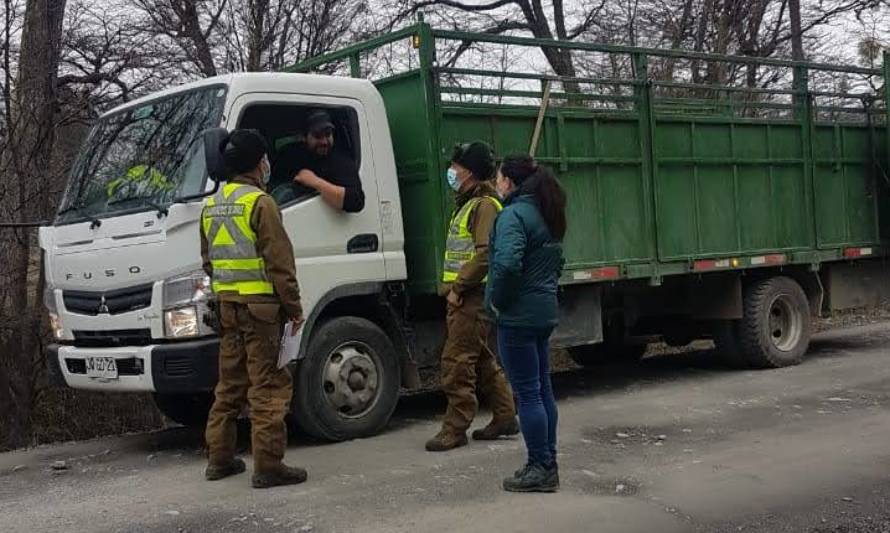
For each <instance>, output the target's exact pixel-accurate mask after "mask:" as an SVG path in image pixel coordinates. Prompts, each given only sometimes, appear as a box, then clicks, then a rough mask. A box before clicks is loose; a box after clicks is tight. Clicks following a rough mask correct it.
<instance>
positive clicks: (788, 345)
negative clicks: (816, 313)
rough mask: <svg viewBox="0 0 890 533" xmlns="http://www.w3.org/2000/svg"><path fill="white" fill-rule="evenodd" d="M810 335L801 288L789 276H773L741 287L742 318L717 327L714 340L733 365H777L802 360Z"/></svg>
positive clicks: (805, 298) (806, 304)
mask: <svg viewBox="0 0 890 533" xmlns="http://www.w3.org/2000/svg"><path fill="white" fill-rule="evenodd" d="M811 335H812V322H811V320H810V306H809V302H808V300H807V296H806V294H805V293H804V291H803V289H802V288H801V287H800V285H798V283H797V282H796V281H794V280H793V279H791V278H787V277H775V278H770V279H765V280H761V281H758V282H756V283H753V284H751V285H750V286H748V287H747V288H746V289H745V299H744V315H743V317H742V319H741V320H736V321H732V322H731V323H728V324H722V325H720V326H718V327H717V330H716V331H715V341H716V344H717V348H718V351H719V352H720V353H721V355H722V356H723V357H724V359H726V360H727V361H729V362H730V363H732V364H733V365H734V366H752V367H755V368H779V367H784V366H791V365H796V364H798V363H800V362H801V361H802V360H803V357H804V355H805V354H806V352H807V349H808V348H809V345H810V337H811Z"/></svg>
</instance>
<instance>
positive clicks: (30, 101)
mask: <svg viewBox="0 0 890 533" xmlns="http://www.w3.org/2000/svg"><path fill="white" fill-rule="evenodd" d="M64 14H65V0H28V2H27V4H26V8H25V24H24V27H23V29H22V43H21V48H20V59H19V65H18V78H17V83H16V86H15V91H14V92H13V94H12V106H11V108H10V109H9V115H8V118H9V122H8V126H9V138H8V144H7V147H6V151H5V152H4V154H3V156H2V172H0V178H2V184H0V187H2V189H3V191H4V192H5V201H4V204H3V207H2V210H0V215H2V216H0V218H2V219H4V220H22V219H23V218H24V217H26V216H27V217H29V218H30V217H35V218H36V217H45V216H47V215H48V211H49V206H50V201H47V199H46V196H47V195H46V194H45V193H46V191H47V190H48V186H49V181H50V178H49V174H50V173H49V171H48V169H47V168H46V166H47V162H48V161H50V159H51V154H52V148H53V142H54V122H55V120H54V119H55V113H56V109H57V106H58V98H57V95H56V78H57V74H58V67H59V54H60V52H61V36H62V21H63V18H64ZM15 231H16V230H8V231H7V234H6V235H4V238H3V239H0V242H3V243H4V250H3V252H4V254H3V255H4V257H5V258H7V261H8V262H7V267H6V268H5V269H4V273H3V277H2V278H0V283H2V284H3V285H5V287H6V288H8V289H9V290H10V294H11V298H10V299H9V300H7V302H6V305H7V306H8V307H7V308H6V309H4V310H3V311H4V314H7V313H8V315H7V316H14V317H15V319H14V320H15V323H14V325H13V328H14V329H13V330H12V331H14V333H15V335H14V336H13V337H12V338H9V337H7V338H6V339H4V340H5V341H6V342H4V343H3V344H4V345H5V346H4V350H3V351H2V353H0V367H2V368H3V369H4V371H5V372H6V373H7V374H8V375H7V376H6V379H5V383H0V385H2V386H3V387H4V389H5V390H3V391H0V402H2V401H4V400H5V401H6V402H9V405H8V407H9V408H10V409H6V407H7V406H3V405H0V408H3V411H4V412H6V413H10V418H11V420H9V421H8V422H9V423H8V424H4V426H6V427H7V431H6V433H7V434H6V435H3V436H2V437H3V442H2V443H0V446H5V447H16V446H22V445H25V444H27V443H28V442H29V439H30V433H31V427H30V420H31V409H32V405H33V399H34V392H35V391H34V390H33V384H34V383H35V381H36V380H35V376H34V372H35V371H40V370H41V369H40V368H39V367H38V368H36V369H35V368H34V365H33V362H34V360H35V359H36V357H37V356H38V355H39V354H35V353H34V350H35V349H36V347H37V346H39V343H35V342H34V337H35V334H36V332H37V330H38V328H39V326H38V325H37V324H35V323H34V320H35V317H36V316H39V313H38V312H37V311H36V309H35V308H36V307H37V306H39V305H40V302H41V301H42V299H41V298H40V297H39V295H35V294H33V293H30V292H29V288H33V287H34V286H35V285H37V284H35V283H31V272H30V270H31V269H30V267H31V257H32V240H33V236H32V235H31V234H30V232H29V231H27V230H18V231H17V232H15ZM13 232H15V233H13ZM8 333H9V332H7V335H8Z"/></svg>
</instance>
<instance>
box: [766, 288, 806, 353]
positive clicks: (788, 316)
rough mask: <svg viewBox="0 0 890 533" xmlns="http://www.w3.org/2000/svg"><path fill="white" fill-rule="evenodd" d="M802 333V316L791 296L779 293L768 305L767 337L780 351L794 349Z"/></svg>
mask: <svg viewBox="0 0 890 533" xmlns="http://www.w3.org/2000/svg"><path fill="white" fill-rule="evenodd" d="M802 335H803V317H802V316H801V314H800V313H799V312H798V310H797V307H796V306H795V305H794V302H793V301H792V299H791V297H789V296H788V295H785V294H781V295H779V296H777V297H776V298H774V299H773V301H772V304H770V306H769V338H770V341H771V342H772V343H773V346H774V347H775V348H776V349H777V350H779V351H782V352H790V351H792V350H794V349H795V348H796V347H797V345H798V343H799V342H800V339H801V336H802Z"/></svg>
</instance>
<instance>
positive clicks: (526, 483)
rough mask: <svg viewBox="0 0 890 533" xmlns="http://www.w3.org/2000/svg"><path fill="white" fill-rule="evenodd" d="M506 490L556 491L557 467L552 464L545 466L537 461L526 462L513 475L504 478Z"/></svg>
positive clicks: (557, 488) (557, 485)
mask: <svg viewBox="0 0 890 533" xmlns="http://www.w3.org/2000/svg"><path fill="white" fill-rule="evenodd" d="M504 490H506V491H508V492H556V491H557V490H559V469H558V467H557V466H556V465H555V464H554V465H553V466H552V467H550V468H547V467H545V466H543V465H539V464H537V463H533V464H528V465H526V466H525V468H523V469H520V470H519V471H517V472H516V475H514V476H513V477H508V478H506V479H505V480H504Z"/></svg>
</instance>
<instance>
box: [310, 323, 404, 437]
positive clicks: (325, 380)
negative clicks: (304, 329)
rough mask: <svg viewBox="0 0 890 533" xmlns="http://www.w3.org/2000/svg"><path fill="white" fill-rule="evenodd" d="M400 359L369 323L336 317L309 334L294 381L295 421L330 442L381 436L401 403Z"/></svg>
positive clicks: (380, 331)
mask: <svg viewBox="0 0 890 533" xmlns="http://www.w3.org/2000/svg"><path fill="white" fill-rule="evenodd" d="M399 372H400V370H399V358H398V354H396V350H395V348H394V347H393V344H392V342H391V341H390V339H389V337H387V335H386V333H384V332H383V330H382V329H380V328H379V327H378V326H377V325H376V324H374V323H373V322H371V321H369V320H365V319H363V318H357V317H339V318H334V319H332V320H329V321H327V322H325V323H324V324H322V325H321V326H319V327H318V328H317V329H315V331H313V332H312V337H311V338H310V339H309V346H308V351H307V355H306V358H305V359H303V360H302V361H301V362H300V364H299V366H298V368H297V373H296V379H295V380H294V402H293V404H294V405H293V408H292V414H293V418H294V422H296V424H297V425H298V426H299V427H300V428H301V429H303V430H304V431H305V432H307V433H309V434H310V435H312V436H314V437H317V438H320V439H324V440H329V441H342V440H348V439H353V438H357V437H367V436H371V435H375V434H377V433H379V432H380V431H381V430H382V429H383V428H384V426H386V423H387V422H388V421H389V418H390V416H391V415H392V412H393V411H394V410H395V407H396V402H397V401H398V399H399V384H400V382H401V379H400V376H399Z"/></svg>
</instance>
